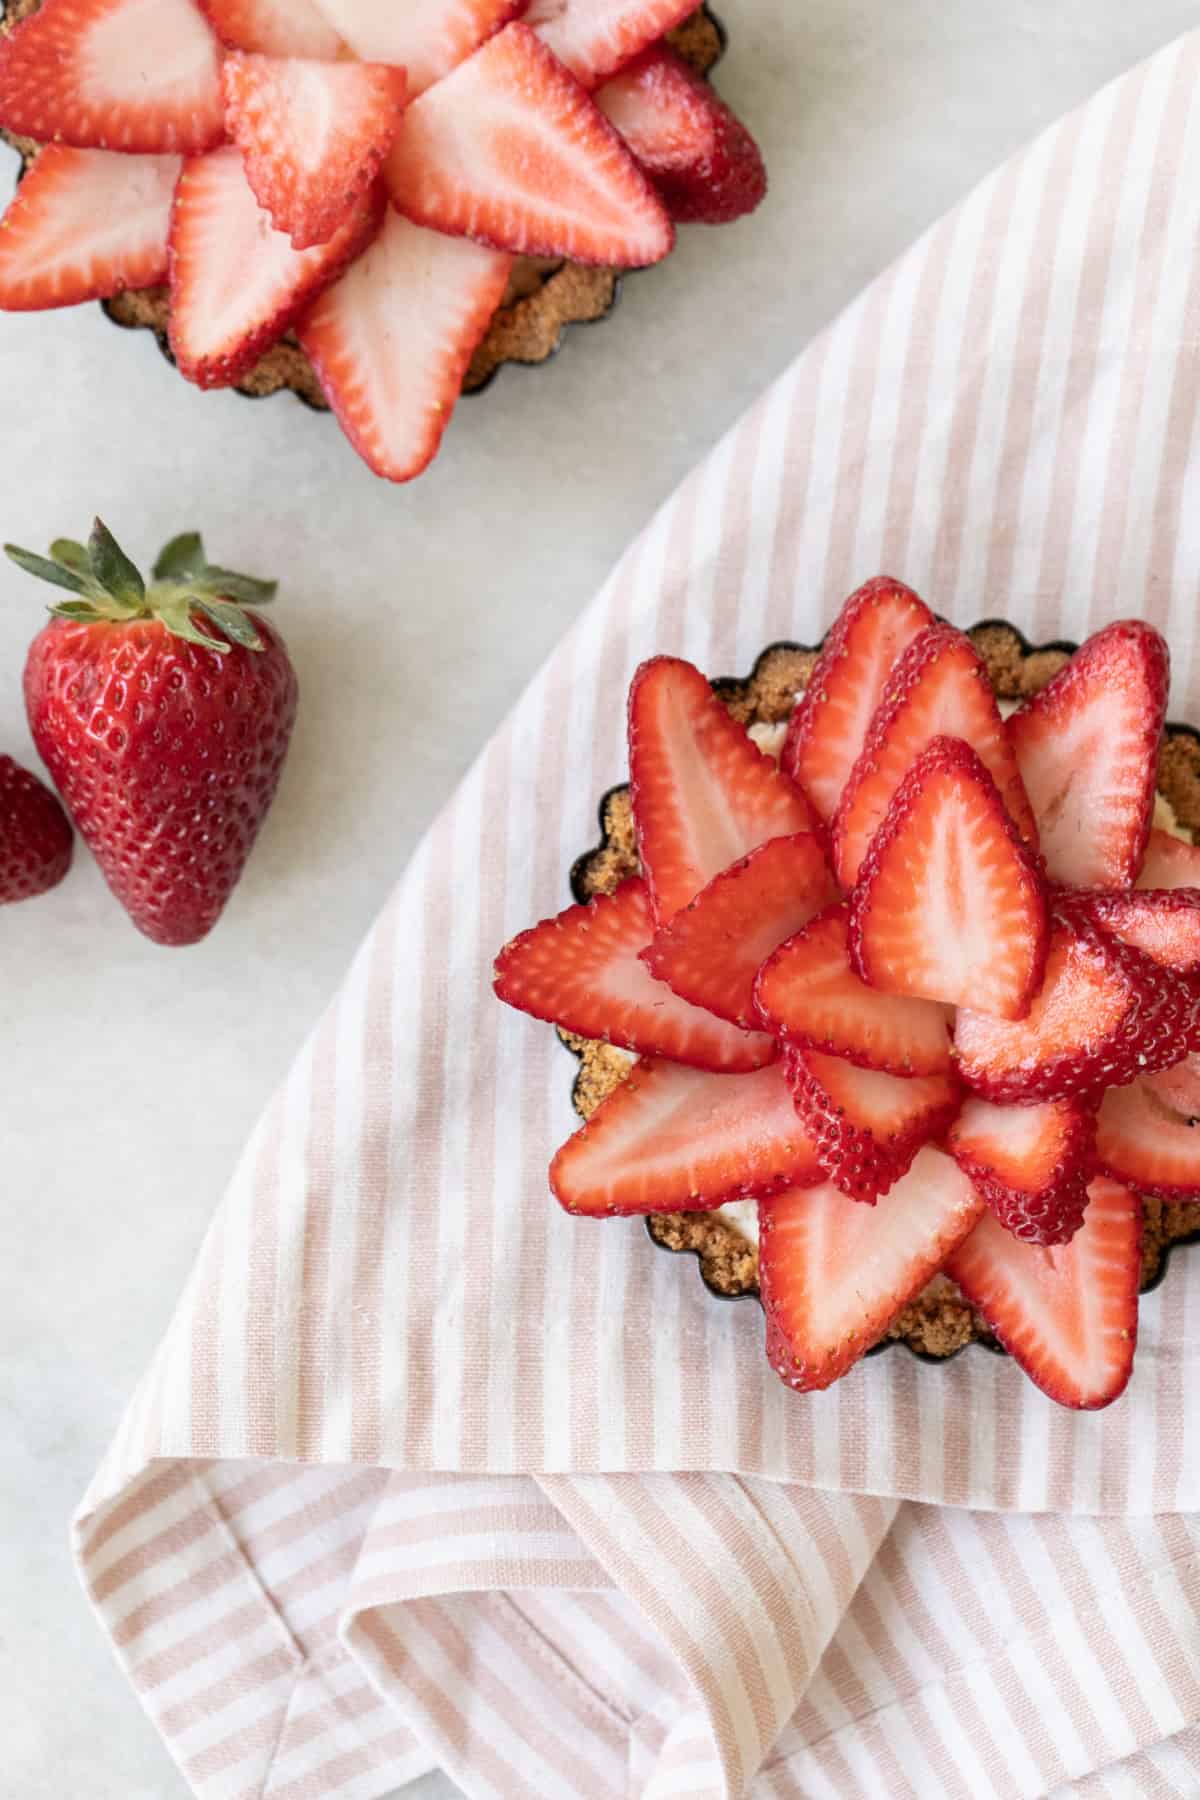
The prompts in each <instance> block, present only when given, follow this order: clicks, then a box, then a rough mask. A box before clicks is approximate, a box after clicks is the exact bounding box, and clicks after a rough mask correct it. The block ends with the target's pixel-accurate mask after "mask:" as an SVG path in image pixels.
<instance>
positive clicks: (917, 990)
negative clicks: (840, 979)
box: [850, 737, 1047, 1019]
mask: <svg viewBox="0 0 1200 1800" xmlns="http://www.w3.org/2000/svg"><path fill="white" fill-rule="evenodd" d="M1046 933H1047V923H1046V897H1045V894H1044V892H1043V889H1042V882H1041V877H1040V875H1039V874H1038V870H1037V865H1036V863H1035V862H1034V859H1033V857H1032V856H1031V855H1030V853H1029V851H1028V850H1027V849H1026V847H1025V845H1024V844H1023V843H1022V841H1021V839H1020V836H1019V835H1018V833H1017V829H1016V826H1015V825H1014V824H1013V822H1012V820H1011V819H1010V818H1009V816H1008V813H1007V812H1006V811H1005V807H1004V802H1003V800H1001V798H1000V794H999V791H998V789H997V787H996V784H995V782H994V781H993V780H992V778H991V776H990V775H989V774H988V772H987V770H986V769H985V768H984V766H983V763H982V762H981V761H980V759H979V757H978V756H977V755H976V754H975V752H974V750H972V748H971V746H970V745H969V744H967V743H964V742H963V740H962V739H961V738H948V737H939V738H934V740H933V742H932V743H931V744H930V745H929V746H928V748H927V749H925V750H923V751H922V752H921V754H920V755H919V756H918V758H917V760H916V762H914V763H913V765H912V767H911V768H910V769H909V771H908V774H907V775H906V776H905V777H904V779H903V781H902V782H901V783H900V785H899V787H898V788H897V789H896V791H895V793H894V795H893V796H892V803H891V805H890V806H889V807H888V810H887V813H886V815H885V817H884V821H883V824H882V825H881V826H880V827H879V830H878V831H877V832H876V833H875V836H874V837H873V838H872V840H871V843H870V845H869V847H868V849H867V853H866V855H865V856H864V858H863V860H862V863H861V865H860V867H859V872H858V885H857V886H856V887H855V889H854V893H853V895H852V896H851V901H850V958H851V961H852V962H853V964H854V966H855V968H856V970H857V971H858V973H859V974H860V975H861V976H862V978H863V980H864V981H869V982H870V983H871V985H872V987H877V988H880V989H882V990H883V992H884V993H887V994H908V995H910V996H911V997H912V998H913V999H916V1000H940V1001H942V1002H944V1004H945V1005H947V1006H966V1005H971V1006H973V1007H975V1008H976V1009H977V1010H978V1011H980V1012H985V1013H993V1014H995V1016H996V1017H997V1018H1001V1019H1021V1018H1024V1016H1025V1014H1026V1013H1027V1012H1028V1011H1029V1006H1030V1002H1031V1000H1032V999H1033V996H1034V994H1035V993H1036V991H1037V989H1038V988H1039V987H1040V985H1041V980H1042V974H1043V971H1044V969H1045V966H1046Z"/></svg>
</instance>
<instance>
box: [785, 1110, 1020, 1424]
mask: <svg viewBox="0 0 1200 1800" xmlns="http://www.w3.org/2000/svg"><path fill="white" fill-rule="evenodd" d="M983 1210H984V1205H983V1201H982V1200H981V1199H980V1197H979V1195H978V1194H977V1193H976V1192H975V1190H974V1188H973V1187H972V1186H971V1183H970V1182H969V1181H968V1180H967V1178H966V1176H965V1175H964V1174H963V1172H962V1170H961V1169H959V1168H957V1167H956V1165H955V1164H954V1163H953V1162H952V1161H951V1160H950V1158H949V1157H948V1156H945V1155H943V1154H942V1152H941V1151H940V1150H935V1149H934V1148H933V1147H932V1146H929V1147H927V1148H926V1149H924V1150H921V1151H918V1153H917V1157H916V1160H915V1161H914V1163H913V1165H912V1168H911V1169H910V1170H909V1172H908V1174H907V1175H905V1176H904V1177H903V1178H902V1179H901V1180H900V1181H898V1182H897V1183H896V1185H895V1187H893V1188H892V1189H891V1191H890V1192H889V1193H887V1194H885V1195H884V1196H883V1198H882V1200H880V1202H879V1204H878V1206H876V1207H872V1208H870V1209H868V1208H867V1207H865V1206H862V1207H859V1206H855V1205H854V1204H853V1203H852V1202H851V1201H850V1200H849V1199H847V1197H846V1195H845V1194H843V1193H840V1192H839V1191H838V1189H837V1188H836V1187H834V1186H832V1185H831V1184H829V1183H825V1184H824V1185H823V1186H821V1187H815V1188H809V1189H807V1190H801V1191H793V1192H791V1193H786V1194H777V1195H776V1196H775V1197H774V1198H773V1199H767V1200H763V1201H760V1203H759V1208H758V1219H759V1238H758V1278H759V1283H760V1285H761V1288H762V1299H763V1307H764V1309H765V1311H766V1315H767V1356H768V1358H769V1359H770V1362H771V1366H772V1367H773V1368H774V1370H775V1372H776V1374H777V1375H779V1376H780V1377H781V1378H782V1379H783V1380H784V1381H786V1382H787V1384H788V1386H789V1387H792V1388H796V1389H798V1390H799V1391H800V1392H801V1393H806V1392H808V1391H809V1390H810V1389H812V1388H824V1387H828V1386H829V1385H830V1383H831V1382H833V1381H836V1380H837V1378H838V1376H839V1375H844V1374H845V1373H846V1370H847V1369H848V1368H849V1367H850V1366H851V1364H852V1363H855V1362H857V1361H858V1359H859V1357H860V1356H862V1355H863V1353H864V1351H867V1350H869V1349H870V1348H871V1345H872V1344H875V1343H878V1341H879V1339H880V1338H881V1337H882V1336H883V1334H884V1332H885V1331H886V1330H887V1328H888V1326H889V1325H890V1324H891V1323H892V1320H893V1319H894V1318H895V1317H896V1315H897V1314H898V1313H900V1312H901V1311H903V1309H904V1307H906V1306H907V1305H908V1303H909V1301H910V1300H914V1299H915V1298H916V1296H917V1295H918V1294H919V1293H920V1291H921V1289H922V1288H923V1287H924V1286H925V1285H926V1283H927V1282H929V1281H930V1280H932V1278H933V1276H934V1275H936V1274H937V1272H938V1270H939V1269H940V1268H941V1266H942V1264H943V1263H944V1262H945V1260H946V1258H947V1257H948V1256H949V1255H951V1254H952V1253H953V1251H954V1250H955V1249H956V1248H957V1247H958V1245H959V1244H961V1243H962V1241H963V1239H964V1238H965V1237H966V1236H967V1235H968V1233H969V1232H971V1231H972V1230H973V1229H974V1227H975V1225H976V1224H977V1222H978V1220H979V1218H980V1216H981V1215H982V1213H983Z"/></svg>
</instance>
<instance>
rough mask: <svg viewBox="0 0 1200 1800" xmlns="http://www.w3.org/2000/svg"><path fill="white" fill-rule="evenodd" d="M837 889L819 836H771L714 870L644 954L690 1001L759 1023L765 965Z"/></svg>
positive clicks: (744, 1022) (658, 973)
mask: <svg viewBox="0 0 1200 1800" xmlns="http://www.w3.org/2000/svg"><path fill="white" fill-rule="evenodd" d="M836 895H837V888H836V886H835V885H834V880H833V876H832V874H831V873H830V870H829V865H828V863H827V862H826V860H825V853H824V850H823V849H822V847H821V845H820V843H819V842H818V841H817V839H816V838H815V837H813V836H812V835H811V834H810V833H807V832H802V833H801V834H800V835H799V836H797V837H780V838H771V839H770V840H769V841H768V842H767V843H765V844H760V845H759V847H758V849H757V850H752V851H751V852H750V854H749V856H744V857H743V858H742V859H741V861H740V862H736V863H733V864H732V865H731V866H730V867H729V868H728V869H724V870H722V871H721V873H720V874H719V875H714V876H713V878H712V880H711V881H710V882H709V883H708V885H707V887H703V888H701V890H700V892H699V893H698V894H697V895H696V897H695V899H694V900H691V901H689V903H688V904H687V906H685V907H683V908H682V909H681V910H680V911H679V912H677V913H675V914H674V915H673V917H672V918H671V919H670V920H669V921H668V922H667V924H666V925H664V926H663V927H662V929H661V930H660V931H659V932H658V933H657V934H656V936H655V937H654V939H653V941H652V942H651V943H650V945H649V947H648V948H647V949H646V950H644V951H643V953H642V954H643V957H644V960H645V962H646V965H647V967H648V968H649V969H650V970H651V971H652V973H653V974H655V975H656V976H657V977H658V978H659V980H660V981H665V982H667V983H668V985H669V986H670V987H672V988H673V989H674V990H675V992H676V993H677V994H682V995H683V997H684V999H686V1000H691V1001H694V1002H695V1004H696V1005H697V1006H705V1007H707V1008H708V1010H709V1011H710V1012H713V1013H716V1014H717V1016H718V1018H722V1019H729V1020H731V1021H732V1022H733V1023H734V1024H736V1025H742V1026H747V1027H755V1026H757V1025H758V1024H759V1019H758V1015H757V1013H756V1011H755V1005H754V982H755V977H756V976H757V974H758V971H759V967H760V965H761V964H762V963H763V962H764V961H765V960H766V958H767V957H768V956H770V954H771V952H772V951H773V950H774V949H775V948H776V947H777V946H778V945H779V944H781V943H782V942H783V940H784V939H785V938H787V937H790V936H791V935H792V933H793V932H795V931H798V930H799V928H800V926H801V925H803V924H805V922H806V921H807V920H809V919H811V918H812V916H813V914H814V913H816V912H819V911H820V910H821V909H822V908H823V907H825V906H827V905H828V904H829V902H830V901H831V900H833V899H834V898H835V897H836Z"/></svg>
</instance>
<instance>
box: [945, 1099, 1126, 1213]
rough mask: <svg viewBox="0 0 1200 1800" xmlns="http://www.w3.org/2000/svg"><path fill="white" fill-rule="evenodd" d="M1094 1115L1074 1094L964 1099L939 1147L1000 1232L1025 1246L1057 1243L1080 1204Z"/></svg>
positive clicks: (1088, 1166)
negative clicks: (1029, 1101) (1029, 1099)
mask: <svg viewBox="0 0 1200 1800" xmlns="http://www.w3.org/2000/svg"><path fill="white" fill-rule="evenodd" d="M1095 1141H1096V1119H1095V1114H1094V1113H1092V1112H1091V1111H1090V1110H1089V1109H1088V1108H1087V1107H1085V1106H1081V1105H1080V1103H1079V1102H1078V1101H1077V1100H1049V1101H1045V1102H1044V1103H1043V1104H1042V1105H1041V1106H992V1105H990V1104H989V1103H988V1101H986V1100H978V1099H974V1098H972V1099H970V1100H968V1101H967V1102H966V1103H965V1105H964V1106H963V1108H962V1111H961V1112H960V1113H959V1115H958V1118H957V1119H955V1121H954V1123H953V1124H952V1125H951V1127H950V1130H949V1131H948V1132H947V1134H946V1148H947V1150H948V1151H949V1152H950V1154H951V1156H952V1157H953V1158H954V1160H955V1162H957V1163H958V1165H959V1167H960V1168H961V1169H963V1170H965V1171H966V1173H967V1174H968V1175H969V1176H970V1178H971V1180H972V1181H973V1182H974V1184H975V1187H976V1189H977V1190H978V1192H979V1193H981V1194H982V1195H983V1197H984V1199H985V1200H986V1201H987V1203H988V1205H989V1206H990V1207H991V1209H992V1211H993V1212H994V1213H995V1215H996V1217H997V1218H998V1219H999V1221H1000V1223H1001V1224H1002V1225H1003V1226H1004V1228H1005V1230H1007V1231H1011V1232H1012V1234H1013V1236H1014V1237H1018V1238H1021V1239H1023V1240H1024V1242H1026V1243H1028V1244H1065V1243H1067V1242H1069V1240H1070V1239H1071V1238H1072V1237H1074V1235H1075V1233H1076V1231H1078V1229H1079V1226H1080V1224H1081V1223H1082V1221H1083V1212H1084V1207H1085V1206H1086V1205H1087V1184H1088V1181H1089V1180H1090V1178H1091V1175H1092V1172H1093V1151H1094V1148H1095Z"/></svg>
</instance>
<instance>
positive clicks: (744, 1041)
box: [495, 880, 775, 1071]
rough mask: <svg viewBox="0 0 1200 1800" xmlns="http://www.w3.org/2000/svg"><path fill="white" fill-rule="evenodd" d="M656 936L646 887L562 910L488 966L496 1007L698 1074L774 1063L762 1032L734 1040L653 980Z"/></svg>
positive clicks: (731, 1031)
mask: <svg viewBox="0 0 1200 1800" xmlns="http://www.w3.org/2000/svg"><path fill="white" fill-rule="evenodd" d="M653 930H654V915H653V913H652V912H651V910H650V896H649V894H648V892H647V890H646V884H645V882H644V881H638V880H633V881H623V882H622V883H621V886H620V887H619V888H618V889H617V891H616V893H615V894H612V895H602V896H601V897H600V898H599V899H597V900H593V901H592V903H591V905H590V906H569V907H568V908H567V910H566V912H561V913H559V915H558V917H557V918H555V919H543V920H542V923H541V924H540V925H535V926H534V927H533V928H532V930H530V931H523V932H522V933H521V935H520V936H519V937H515V938H514V939H513V940H512V942H511V943H510V944H506V945H505V947H504V949H503V950H502V951H501V952H500V955H499V956H498V957H497V959H496V980H495V988H496V992H497V994H498V995H499V996H500V998H501V1000H507V1001H508V1004H509V1005H510V1006H515V1007H517V1008H519V1010H520V1011H521V1012H527V1013H532V1015H533V1017H534V1018H535V1019H549V1020H551V1021H552V1023H554V1024H555V1025H562V1026H563V1027H564V1028H565V1029H566V1030H567V1031H575V1032H578V1033H579V1035H580V1036H581V1037H587V1038H603V1039H604V1041H605V1042H606V1043H609V1044H619V1045H621V1047H622V1048H623V1049H626V1050H637V1051H639V1052H640V1053H641V1054H642V1055H643V1056H668V1057H670V1058H671V1059H672V1061H674V1062H682V1063H691V1064H693V1065H694V1066H695V1067H696V1068H698V1069H717V1070H727V1071H728V1070H738V1069H758V1068H761V1067H762V1065H763V1064H764V1063H769V1062H770V1061H771V1060H772V1059H773V1058H774V1055H775V1046H774V1044H773V1043H772V1042H771V1039H770V1038H769V1037H766V1036H764V1035H763V1033H762V1032H761V1031H740V1030H739V1029H738V1027H737V1026H736V1025H730V1024H727V1023H726V1022H725V1020H724V1019H714V1018H713V1017H712V1015H711V1013H707V1012H704V1011H702V1010H701V1008H700V1007H699V1006H691V1005H689V1003H688V1002H687V1001H686V1000H681V999H680V997H679V996H678V994H673V993H672V992H671V989H670V988H669V987H667V986H665V984H664V983H663V982H661V981H656V980H655V979H654V977H653V975H652V974H651V973H650V971H649V969H647V967H646V965H645V963H644V962H643V961H642V960H641V957H640V956H639V954H638V953H639V951H641V950H643V949H644V948H645V945H646V940H647V938H648V937H649V936H650V934H651V933H652V932H653Z"/></svg>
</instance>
